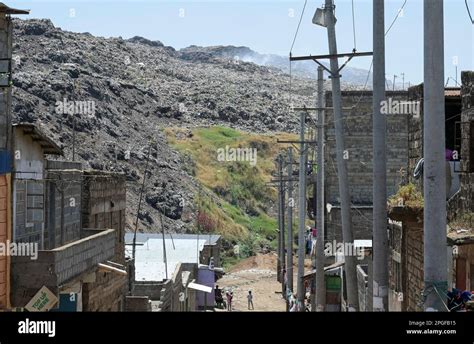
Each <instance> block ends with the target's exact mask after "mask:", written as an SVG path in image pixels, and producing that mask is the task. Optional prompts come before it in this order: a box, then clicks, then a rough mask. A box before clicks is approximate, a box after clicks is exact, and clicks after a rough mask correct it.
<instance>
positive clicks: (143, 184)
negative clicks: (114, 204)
mask: <svg viewBox="0 0 474 344" xmlns="http://www.w3.org/2000/svg"><path fill="white" fill-rule="evenodd" d="M150 154H151V141H150V144H149V146H148V155H147V158H146V164H145V172H144V173H143V182H142V186H141V189H140V197H139V199H138V208H137V218H136V220H135V230H134V232H133V244H132V256H133V271H134V273H135V271H136V270H135V267H136V256H135V253H136V246H137V232H138V220H139V219H140V210H141V207H142V199H143V193H144V190H145V183H146V178H147V175H148V164H149V162H150ZM129 292H130V293H132V292H133V287H132V283H130V284H129Z"/></svg>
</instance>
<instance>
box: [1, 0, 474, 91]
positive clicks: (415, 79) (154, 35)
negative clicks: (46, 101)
mask: <svg viewBox="0 0 474 344" xmlns="http://www.w3.org/2000/svg"><path fill="white" fill-rule="evenodd" d="M404 1H405V0H386V1H385V26H386V28H388V27H389V26H390V24H391V23H392V21H393V19H394V18H395V17H396V16H397V13H398V12H399V9H400V8H401V6H402V5H403V3H404ZM4 2H5V3H6V4H7V5H9V6H11V7H15V8H21V9H30V10H31V13H30V15H29V16H21V17H23V18H27V17H29V18H49V19H51V21H52V22H53V23H54V25H55V26H57V27H60V28H62V29H64V30H68V31H74V32H89V33H91V34H93V35H96V36H103V37H118V36H121V37H123V38H130V37H133V36H143V37H145V38H148V39H151V40H159V41H161V42H163V43H164V44H165V45H170V46H172V47H174V48H176V49H180V48H184V47H187V46H189V45H200V46H210V45H236V46H247V47H250V48H251V49H253V50H254V51H257V52H259V53H271V54H278V55H283V56H288V54H289V51H290V47H291V44H292V42H293V39H294V37H295V32H296V28H297V26H298V22H299V20H300V16H301V14H302V9H303V6H304V3H305V1H304V0H207V1H199V0H187V1H173V0H100V1H99V0H76V1H69V0H16V1H14V2H13V1H8V0H5V1H4ZM323 2H324V0H317V1H315V0H307V5H306V9H305V11H304V13H303V17H302V21H301V26H300V29H299V32H298V35H297V37H296V41H295V44H294V47H293V51H292V53H293V56H301V55H309V54H312V55H315V54H326V53H327V52H328V44H327V32H326V29H325V28H323V27H319V26H316V25H314V24H312V22H311V19H312V17H313V14H314V12H315V11H316V8H318V7H321V5H322V4H323ZM335 3H336V17H337V24H336V34H337V41H338V51H339V52H340V53H343V52H350V51H352V49H353V48H354V34H353V32H354V30H353V20H352V1H351V0H335ZM468 4H469V5H470V8H471V14H472V15H473V16H474V0H468ZM444 8H445V11H444V16H445V18H444V19H445V20H444V22H445V35H444V36H445V37H444V38H445V79H447V78H448V77H452V78H453V79H454V78H455V77H456V72H455V71H456V67H455V65H454V62H455V61H457V67H458V81H460V72H461V71H462V70H474V25H473V24H472V23H471V21H470V18H469V16H468V11H467V9H466V5H465V3H464V0H445V1H444ZM354 17H355V37H356V48H357V50H358V51H359V52H362V51H371V50H372V0H354ZM295 63H298V62H295ZM370 63H371V57H360V58H356V59H353V60H352V61H351V62H350V66H352V67H357V68H363V69H369V67H370ZM386 73H387V79H390V80H391V79H392V78H393V75H397V77H398V79H397V82H399V81H401V78H402V73H403V74H404V75H405V82H411V83H412V84H413V83H419V82H422V81H423V1H422V0H407V2H406V5H405V7H404V9H403V12H401V13H400V15H399V17H398V19H397V21H396V23H395V25H394V26H393V28H392V29H391V30H390V32H389V33H388V35H387V36H386ZM450 85H451V86H454V85H455V83H454V82H453V81H451V82H450Z"/></svg>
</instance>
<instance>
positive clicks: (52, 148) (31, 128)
mask: <svg viewBox="0 0 474 344" xmlns="http://www.w3.org/2000/svg"><path fill="white" fill-rule="evenodd" d="M13 127H14V128H19V129H22V130H23V133H25V134H26V135H29V136H30V137H31V138H32V139H33V141H35V142H38V144H39V145H40V146H41V148H42V149H43V152H44V154H53V155H63V150H62V149H61V148H60V147H59V146H58V145H57V144H56V143H55V142H54V141H53V140H51V139H50V138H49V137H48V136H46V134H45V133H43V132H42V131H41V130H40V129H39V128H38V127H37V126H36V125H34V124H33V123H17V124H13Z"/></svg>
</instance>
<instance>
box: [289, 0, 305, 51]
mask: <svg viewBox="0 0 474 344" xmlns="http://www.w3.org/2000/svg"><path fill="white" fill-rule="evenodd" d="M307 3H308V0H305V1H304V5H303V10H302V11H301V16H300V20H299V22H298V26H297V27H296V32H295V37H294V38H293V43H291V48H290V55H291V52H292V51H293V47H294V45H295V42H296V37H297V36H298V32H299V30H300V25H301V21H302V20H303V15H304V11H305V9H306V4H307Z"/></svg>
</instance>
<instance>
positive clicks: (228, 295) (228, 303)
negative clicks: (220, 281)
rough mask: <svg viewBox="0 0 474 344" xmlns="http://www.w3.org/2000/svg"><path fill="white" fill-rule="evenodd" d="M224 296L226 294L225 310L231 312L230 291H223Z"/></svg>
mask: <svg viewBox="0 0 474 344" xmlns="http://www.w3.org/2000/svg"><path fill="white" fill-rule="evenodd" d="M225 296H226V298H227V310H228V311H229V312H232V292H230V291H227V292H226V293H225Z"/></svg>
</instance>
